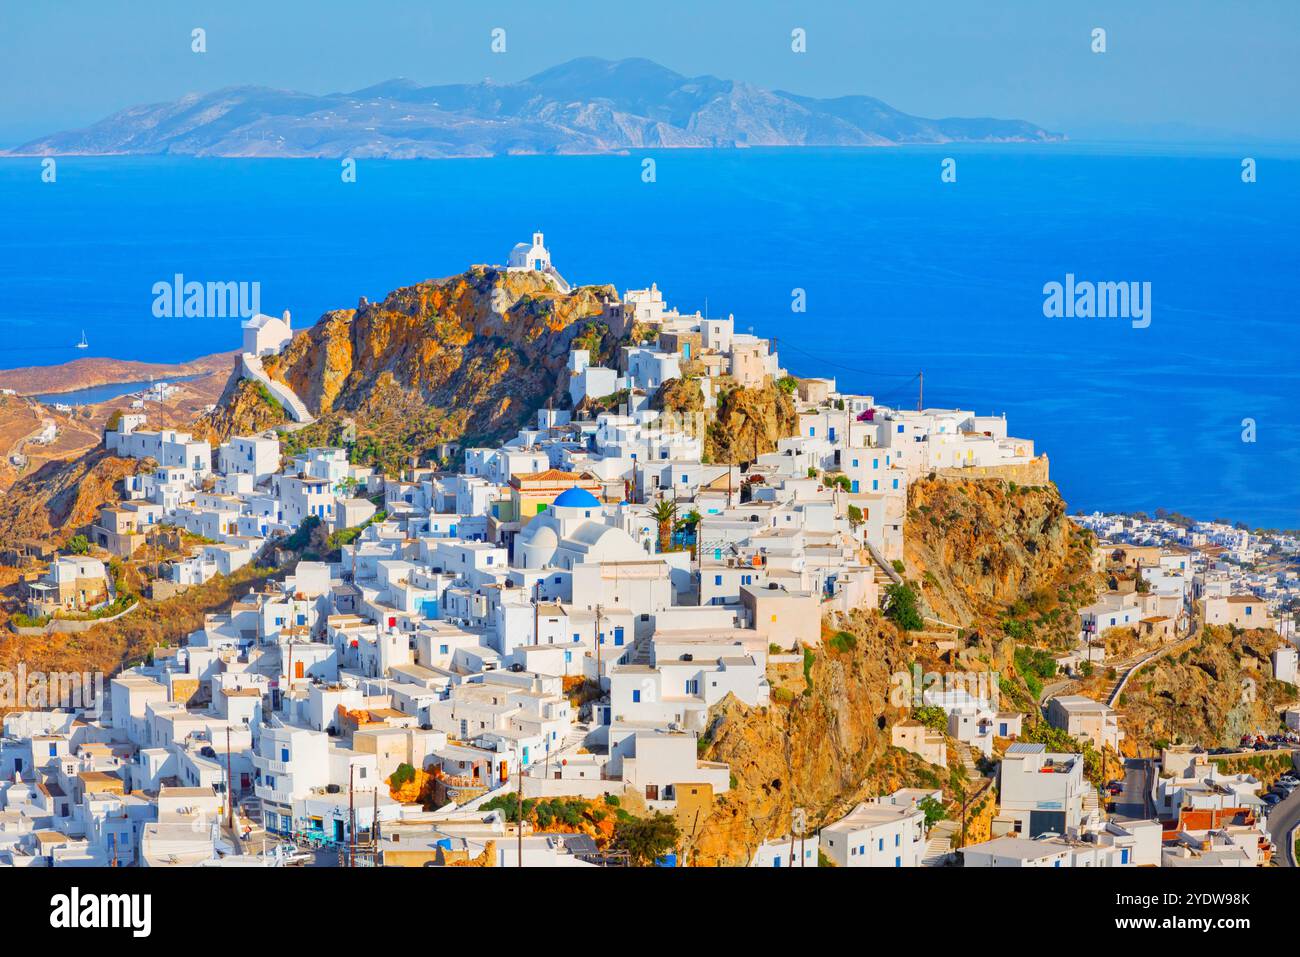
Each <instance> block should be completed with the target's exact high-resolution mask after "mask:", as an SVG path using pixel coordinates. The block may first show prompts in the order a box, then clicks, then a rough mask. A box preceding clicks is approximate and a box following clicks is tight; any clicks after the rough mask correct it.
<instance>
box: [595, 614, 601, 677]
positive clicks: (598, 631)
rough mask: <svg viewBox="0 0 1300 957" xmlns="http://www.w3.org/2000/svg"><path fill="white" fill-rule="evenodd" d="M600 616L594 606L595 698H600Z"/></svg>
mask: <svg viewBox="0 0 1300 957" xmlns="http://www.w3.org/2000/svg"><path fill="white" fill-rule="evenodd" d="M600 618H601V607H600V605H597V606H596V700H597V701H599V700H600V689H601V684H600Z"/></svg>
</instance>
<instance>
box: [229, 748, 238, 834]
mask: <svg viewBox="0 0 1300 957" xmlns="http://www.w3.org/2000/svg"><path fill="white" fill-rule="evenodd" d="M226 827H228V828H230V833H231V834H234V833H235V774H234V771H232V770H231V765H230V725H226ZM235 839H236V840H238V839H239V835H237V834H235Z"/></svg>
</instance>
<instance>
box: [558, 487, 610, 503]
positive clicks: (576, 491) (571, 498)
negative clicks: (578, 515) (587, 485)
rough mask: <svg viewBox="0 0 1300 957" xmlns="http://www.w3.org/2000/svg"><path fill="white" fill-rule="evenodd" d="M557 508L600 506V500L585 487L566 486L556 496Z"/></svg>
mask: <svg viewBox="0 0 1300 957" xmlns="http://www.w3.org/2000/svg"><path fill="white" fill-rule="evenodd" d="M555 506H556V508H600V500H599V499H598V498H596V496H594V495H592V494H591V493H590V492H588V491H587V490H586V489H583V488H577V487H574V488H566V489H565V490H564V491H563V492H561V493H560V494H559V495H557V496H556V497H555Z"/></svg>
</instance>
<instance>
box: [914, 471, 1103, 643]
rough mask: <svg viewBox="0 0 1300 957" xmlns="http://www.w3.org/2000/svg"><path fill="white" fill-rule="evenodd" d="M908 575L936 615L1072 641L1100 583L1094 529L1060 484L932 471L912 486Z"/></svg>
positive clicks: (975, 627)
mask: <svg viewBox="0 0 1300 957" xmlns="http://www.w3.org/2000/svg"><path fill="white" fill-rule="evenodd" d="M907 498H908V501H907V505H908V511H907V524H906V530H907V534H906V536H905V540H904V549H903V557H904V565H905V569H906V572H905V574H906V576H907V578H908V579H909V580H913V581H915V582H916V583H917V585H918V586H919V588H920V593H921V597H922V600H923V603H924V605H926V606H927V607H928V609H929V611H928V614H931V615H933V616H934V618H936V619H940V620H941V621H943V622H947V623H949V624H950V625H955V626H957V627H960V628H963V629H967V630H972V631H976V632H981V633H983V634H985V635H1001V634H1004V633H1005V634H1010V635H1013V636H1015V637H1017V638H1019V639H1021V640H1023V641H1025V642H1027V643H1032V644H1040V645H1044V646H1051V647H1064V646H1066V645H1068V644H1069V643H1070V642H1071V641H1072V640H1073V637H1074V635H1075V634H1076V633H1077V624H1078V619H1077V617H1076V612H1077V609H1078V608H1079V607H1080V606H1081V605H1084V604H1087V603H1089V602H1091V601H1093V600H1095V597H1096V594H1097V590H1098V588H1099V586H1100V584H1101V581H1100V578H1098V577H1097V576H1095V575H1093V573H1092V571H1091V547H1092V546H1091V543H1092V536H1091V534H1090V533H1089V532H1087V531H1086V530H1084V529H1081V528H1079V527H1078V526H1077V525H1075V524H1074V523H1073V522H1071V521H1070V519H1069V518H1068V516H1067V515H1066V508H1065V502H1064V501H1063V500H1062V499H1061V496H1060V493H1059V492H1058V491H1057V489H1056V486H1055V485H1051V484H1048V485H1042V486H1032V487H1031V486H1023V485H1021V486H1017V485H1016V484H1014V483H1012V482H1005V481H1002V480H1001V479H993V478H984V479H974V480H961V479H946V478H939V477H931V478H925V479H921V480H919V481H916V482H913V483H912V484H911V485H910V486H909V487H908V493H907Z"/></svg>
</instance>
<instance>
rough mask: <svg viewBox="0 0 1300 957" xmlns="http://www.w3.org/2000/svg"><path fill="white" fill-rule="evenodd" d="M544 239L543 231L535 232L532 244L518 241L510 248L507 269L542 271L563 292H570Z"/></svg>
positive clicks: (513, 270) (510, 270)
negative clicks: (557, 270) (553, 261)
mask: <svg viewBox="0 0 1300 957" xmlns="http://www.w3.org/2000/svg"><path fill="white" fill-rule="evenodd" d="M544 240H545V237H544V236H543V235H542V234H541V233H533V242H532V244H531V245H529V244H528V243H516V244H515V248H514V249H512V250H510V259H509V261H508V262H507V264H506V271H507V272H539V273H542V274H543V275H544V276H547V277H548V278H549V279H551V281H552V282H554V283H555V285H556V286H558V287H559V289H560V291H561V292H568V291H569V288H570V287H569V284H568V283H567V282H565V281H564V277H562V276H561V275H560V274H559V273H558V272H556V270H555V267H554V266H552V265H551V251H550V250H549V249H547V248H546V243H545V241H544Z"/></svg>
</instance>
